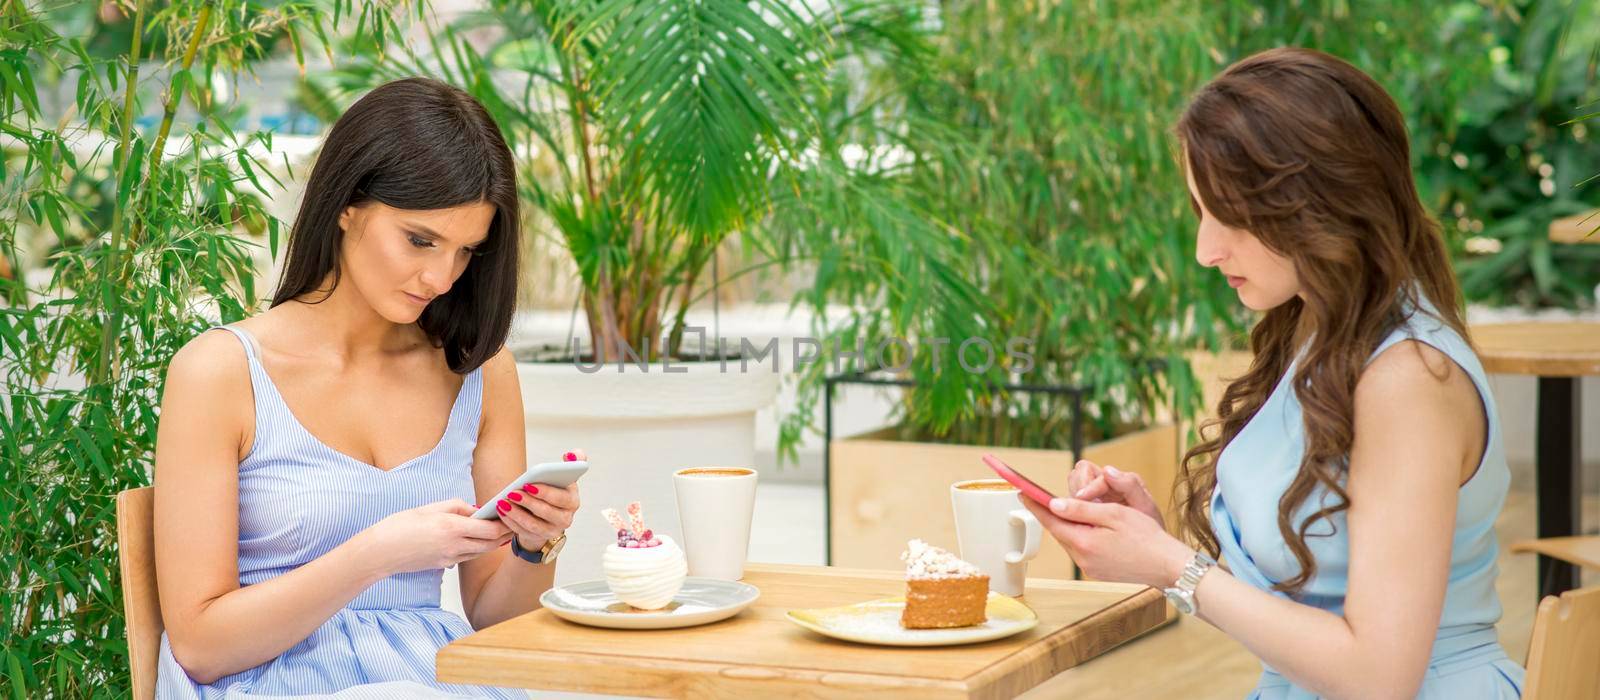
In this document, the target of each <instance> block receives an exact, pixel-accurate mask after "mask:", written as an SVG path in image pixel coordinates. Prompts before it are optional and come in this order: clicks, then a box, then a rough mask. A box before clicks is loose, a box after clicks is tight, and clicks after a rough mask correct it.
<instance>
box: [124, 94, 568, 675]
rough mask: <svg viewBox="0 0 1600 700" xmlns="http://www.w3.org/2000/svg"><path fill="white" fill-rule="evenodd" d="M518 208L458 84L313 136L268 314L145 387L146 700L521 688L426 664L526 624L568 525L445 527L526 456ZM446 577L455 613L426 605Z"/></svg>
mask: <svg viewBox="0 0 1600 700" xmlns="http://www.w3.org/2000/svg"><path fill="white" fill-rule="evenodd" d="M517 217H518V214H517V187H516V180H515V174H514V168H513V164H512V159H511V154H510V152H509V150H508V149H507V148H506V144H505V142H504V140H503V139H502V138H501V135H500V131H499V129H498V128H497V127H496V126H495V124H494V122H493V120H492V119H491V118H490V117H489V115H488V114H487V113H486V112H485V111H484V109H483V108H482V107H481V106H480V105H479V104H478V103H477V102H476V101H474V100H473V99H472V98H471V97H470V96H468V95H467V94H466V93H464V92H461V91H460V90H457V89H455V88H451V87H448V86H446V85H444V84H442V83H438V82H436V81H432V80H426V79H415V78H414V79H407V80H401V81H396V82H393V83H389V84H387V85H384V86H382V87H379V88H378V89H376V90H374V91H372V92H371V93H370V94H368V95H367V96H365V97H363V98H362V99H361V100H360V101H358V102H356V104H355V105H353V106H352V107H351V108H350V110H349V111H348V112H347V113H346V114H345V115H344V116H343V117H341V118H340V119H339V121H338V122H337V123H336V124H335V125H334V127H333V129H332V131H331V132H330V133H329V134H328V137H327V140H326V142H325V143H324V144H323V147H322V151H321V153H320V155H319V157H318V158H317V162H316V165H315V167H314V168H313V169H312V171H311V176H310V179H309V181H308V182H307V184H306V192H305V198H304V201H303V203H302V204H301V208H300V212H299V215H298V216H297V218H296V220H295V224H294V229H293V232H292V234H291V237H290V239H289V244H288V250H287V255H286V260H285V268H284V272H283V279H282V281H281V283H280V286H279V288H278V290H277V293H276V294H275V295H274V297H273V300H272V305H271V307H270V308H269V309H268V310H267V311H265V312H263V313H261V314H260V315H258V316H255V317H252V318H249V319H246V320H244V321H241V322H239V323H237V324H234V325H231V326H226V327H224V328H225V329H224V330H218V331H213V332H209V333H204V334H201V335H200V336H199V337H197V338H196V339H195V340H194V341H192V342H191V343H189V344H188V345H187V346H185V347H184V348H183V349H182V350H181V351H179V352H178V354H177V355H176V356H175V357H174V358H173V360H172V364H171V366H170V368H169V369H168V372H167V386H166V393H165V395H164V396H163V399H162V409H161V411H162V412H161V423H160V429H159V435H158V439H157V445H156V476H155V483H156V486H157V488H156V504H155V538H156V570H157V580H158V582H159V587H160V595H161V612H162V619H163V620H164V622H165V624H166V630H167V631H166V634H165V635H164V636H163V637H162V641H161V659H160V666H159V676H158V682H157V695H158V697H162V698H256V697H279V696H298V695H335V694H336V695H337V696H338V697H399V696H415V695H419V694H420V695H427V696H437V695H452V696H453V695H465V696H487V697H519V696H521V694H520V693H510V692H508V691H503V690H499V689H492V688H474V687H463V686H444V685H439V684H437V683H435V681H434V653H435V652H436V651H437V650H438V649H439V647H441V646H443V645H444V644H446V643H448V642H450V641H451V640H453V639H456V638H458V637H460V636H462V635H464V634H467V633H469V632H470V631H471V630H472V629H473V628H481V627H484V626H486V625H491V624H494V623H496V622H499V621H502V620H505V619H508V618H510V617H513V616H515V615H518V614H521V613H524V612H527V611H529V610H531V609H532V608H534V607H535V605H536V600H537V598H538V596H539V594H540V593H541V592H542V591H544V590H546V589H548V588H549V587H550V585H551V581H552V579H553V576H554V568H555V566H554V558H555V557H554V556H545V555H550V554H552V553H553V552H555V551H559V550H558V547H557V545H558V544H559V543H560V542H561V541H562V533H563V532H564V531H565V529H566V527H567V526H568V525H569V524H570V523H571V522H572V515H573V513H574V511H576V510H577V508H578V492H577V488H576V487H575V486H574V487H570V488H565V489H561V488H551V487H544V488H538V487H530V488H528V489H527V490H526V491H525V492H524V493H518V494H512V496H511V497H510V498H508V499H506V500H504V501H502V502H500V503H499V504H497V506H498V509H499V510H500V512H501V514H502V516H501V518H500V520H498V521H494V520H475V519H473V518H470V517H468V516H469V514H470V513H471V512H472V510H473V507H472V506H473V504H474V503H475V502H477V501H478V499H480V498H489V497H492V496H493V495H494V494H495V493H497V492H498V491H499V489H500V488H501V487H502V486H504V485H505V484H506V482H508V481H510V480H511V479H513V478H515V477H516V476H517V475H518V474H520V473H521V472H522V470H523V469H524V467H525V464H524V463H525V461H526V457H525V455H524V453H523V449H524V445H523V435H524V433H523V424H522V403H521V393H520V391H519V389H518V386H517V374H516V370H515V366H514V364H513V361H512V359H511V357H510V355H509V354H508V353H507V351H506V350H505V349H504V343H505V340H506V336H507V334H508V332H509V328H510V321H511V315H512V310H513V304H514V302H515V298H516V274H517V245H518V235H517V226H518V218H517ZM577 457H578V455H575V454H571V453H569V455H568V458H569V459H572V458H577ZM503 545H514V546H505V547H503ZM547 545H549V546H547ZM513 553H514V554H515V555H516V556H513ZM458 564H459V565H460V574H461V598H462V604H463V607H464V609H465V610H466V612H467V619H466V620H463V619H462V618H461V617H459V616H457V615H455V614H454V613H450V612H446V611H444V610H442V609H441V608H440V607H439V595H440V580H441V577H442V574H443V570H444V569H445V568H447V567H451V566H455V565H458ZM469 621H470V625H469Z"/></svg>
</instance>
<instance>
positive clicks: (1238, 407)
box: [1174, 48, 1467, 593]
mask: <svg viewBox="0 0 1600 700" xmlns="http://www.w3.org/2000/svg"><path fill="white" fill-rule="evenodd" d="M1176 131H1177V137H1178V141H1179V143H1180V145H1181V146H1182V148H1183V154H1184V155H1183V159H1184V166H1185V167H1186V168H1187V169H1188V170H1189V172H1190V173H1191V174H1192V175H1193V177H1194V183H1195V189H1196V191H1197V192H1198V193H1199V195H1200V199H1201V201H1202V202H1204V204H1205V208H1206V209H1207V210H1208V211H1209V212H1210V213H1211V215H1212V216H1214V217H1216V218H1217V220H1218V221H1220V222H1222V223H1224V224H1226V225H1228V226H1230V227H1233V228H1237V229H1242V230H1245V231H1249V232H1250V233H1251V234H1253V235H1255V236H1256V237H1257V238H1258V239H1260V240H1261V242H1262V243H1263V244H1264V245H1265V246H1266V247H1267V248H1268V249H1270V250H1272V251H1273V252H1275V253H1277V254H1278V255H1281V256H1283V257H1285V258H1287V259H1289V260H1290V261H1291V262H1292V263H1293V265H1294V269H1295V271H1296V273H1297V274H1298V275H1299V278H1300V285H1301V294H1300V295H1299V296H1298V297H1296V298H1294V299H1291V300H1290V301H1289V302H1287V303H1285V304H1282V305H1280V306H1278V307H1276V308H1273V309H1271V310H1270V311H1267V312H1266V313H1265V315H1264V316H1263V317H1262V318H1261V320H1260V321H1259V322H1258V323H1257V324H1256V326H1255V328H1254V330H1252V331H1251V333H1250V350H1251V351H1252V352H1253V353H1254V358H1253V359H1252V361H1251V364H1250V369H1249V371H1247V372H1245V374H1244V375H1243V376H1241V377H1239V378H1238V379H1235V380H1233V381H1232V382H1231V383H1229V384H1228V387H1227V390H1226V391H1225V392H1223V395H1222V400H1221V402H1220V403H1219V404H1218V406H1217V414H1216V418H1215V419H1213V420H1211V421H1207V422H1206V424H1205V425H1203V426H1202V427H1201V430H1200V436H1201V442H1200V443H1199V444H1197V445H1195V446H1194V447H1193V448H1191V449H1190V450H1189V451H1188V453H1187V454H1185V455H1184V457H1183V463H1182V466H1181V468H1180V471H1179V478H1178V481H1177V484H1176V489H1175V497H1174V503H1176V504H1177V508H1178V515H1179V517H1180V520H1181V521H1182V522H1183V526H1184V529H1185V531H1186V532H1187V533H1188V534H1189V536H1190V537H1191V538H1192V539H1194V540H1195V541H1196V542H1197V543H1198V544H1199V545H1200V546H1201V547H1203V548H1204V549H1205V550H1206V551H1208V552H1210V553H1211V554H1212V555H1213V556H1217V555H1218V553H1219V546H1218V543H1217V538H1216V536H1215V535H1214V534H1213V533H1212V531H1211V526H1210V518H1209V514H1208V512H1207V507H1208V505H1209V503H1210V499H1211V494H1212V491H1213V489H1215V488H1216V483H1217V476H1216V466H1217V457H1218V456H1219V455H1220V454H1221V453H1222V450H1223V449H1224V448H1226V447H1227V446H1228V443H1229V442H1230V441H1231V440H1233V438H1234V436H1236V435H1238V434H1239V431H1240V430H1242V429H1243V428H1244V426H1245V424H1246V423H1248V422H1249V421H1250V419H1251V417H1253V416H1254V415H1255V414H1256V411H1258V410H1259V409H1260V408H1261V405H1262V404H1263V403H1264V402H1265V401H1266V400H1267V396H1268V395H1269V394H1271V393H1272V390H1273V387H1274V386H1275V385H1276V384H1277V383H1278V380H1279V379H1280V378H1281V377H1282V376H1283V374H1284V372H1285V371H1287V369H1288V367H1289V365H1290V363H1291V361H1292V360H1293V359H1294V357H1295V354H1296V353H1297V352H1299V351H1301V350H1302V349H1303V351H1304V355H1303V357H1302V358H1301V360H1300V363H1299V365H1298V366H1297V367H1296V369H1295V372H1294V376H1293V377H1292V378H1291V382H1292V387H1293V389H1294V392H1295V396H1296V397H1297V398H1299V400H1300V404H1301V406H1302V408H1303V413H1304V416H1305V426H1304V428H1305V456H1304V461H1302V462H1301V464H1300V472H1299V474H1297V475H1296V476H1295V478H1294V481H1293V482H1292V483H1291V484H1290V485H1289V488H1288V490H1286V491H1285V492H1284V494H1283V497H1282V499H1281V500H1280V501H1279V503H1278V530H1279V532H1280V533H1281V534H1282V535H1283V539H1284V541H1285V542H1287V543H1288V545H1289V549H1290V551H1291V552H1293V553H1294V557H1295V560H1296V561H1297V562H1298V563H1299V566H1300V572H1299V573H1298V574H1297V575H1296V576H1294V577H1293V578H1290V579H1288V580H1286V581H1282V582H1280V583H1278V584H1277V585H1276V586H1274V588H1275V589H1277V590H1280V591H1287V592H1291V593H1294V592H1298V591H1299V590H1300V589H1301V588H1302V587H1304V586H1305V584H1306V582H1307V581H1309V580H1310V579H1311V578H1312V576H1314V575H1315V574H1316V571H1317V563H1316V561H1315V560H1314V559H1313V558H1312V555H1311V550H1310V548H1309V547H1308V546H1307V545H1306V537H1307V534H1306V533H1307V531H1308V529H1309V528H1310V527H1311V526H1312V524H1313V523H1315V522H1317V521H1318V520H1330V523H1329V524H1330V525H1333V523H1332V522H1331V518H1332V517H1333V516H1334V515H1335V514H1337V513H1339V512H1341V511H1344V510H1347V509H1349V507H1350V497H1349V494H1348V493H1346V491H1345V489H1344V487H1343V486H1342V485H1341V484H1340V479H1341V476H1342V475H1343V473H1344V472H1345V470H1346V469H1347V468H1348V458H1349V454H1350V445H1351V443H1352V441H1353V439H1354V414H1355V389H1356V381H1357V379H1358V378H1359V377H1360V376H1361V372H1362V370H1363V368H1365V366H1366V364H1367V360H1368V359H1369V357H1370V355H1371V354H1372V352H1373V350H1375V349H1376V348H1377V346H1378V343H1379V342H1381V341H1382V340H1383V339H1384V337H1385V336H1387V335H1388V334H1389V333H1390V332H1392V331H1393V330H1394V329H1395V328H1396V326H1397V325H1398V324H1399V323H1401V322H1402V321H1403V320H1404V314H1405V313H1406V309H1407V308H1418V307H1420V306H1421V305H1422V303H1423V302H1424V301H1426V302H1427V303H1430V304H1431V305H1432V306H1433V307H1434V309H1436V310H1437V315H1438V316H1439V318H1440V320H1442V321H1443V322H1444V323H1445V324H1447V325H1448V326H1449V327H1451V328H1453V329H1455V330H1456V331H1457V332H1458V333H1460V334H1461V336H1462V337H1463V338H1466V337H1467V332H1466V329H1465V327H1464V326H1463V324H1462V321H1461V311H1460V304H1461V301H1460V291H1459V289H1458V287H1457V284H1456V280H1455V276H1454V273H1453V272H1452V271H1451V269H1450V264H1449V261H1448V258H1447V257H1446V254H1445V247H1444V241H1443V239H1442V237H1441V234H1440V230H1439V226H1438V224H1437V223H1436V222H1434V221H1433V220H1432V219H1431V218H1430V217H1429V216H1428V214H1427V212H1426V211H1425V210H1424V209H1423V206H1422V203H1421V202H1420V201H1419V199H1418V196H1417V189H1416V184H1415V182H1414V181H1413V179H1412V174H1411V149H1410V145H1409V143H1408V141H1407V138H1406V130H1405V120H1404V119H1403V118H1402V117H1401V115H1400V110H1399V109H1398V108H1397V107H1396V106H1395V103H1394V100H1393V99H1391V98H1390V97H1389V95H1388V94H1387V93H1385V92H1384V90H1383V88H1382V87H1381V86H1379V85H1378V83H1377V82H1376V81H1374V80H1373V79H1372V78H1370V77H1368V76H1367V75H1366V74H1364V73H1362V72H1361V71H1360V70H1358V69H1357V68H1355V67H1354V66H1352V65H1350V64H1349V63H1346V62H1345V61H1343V60H1340V59H1339V58H1336V57H1334V56H1331V55H1328V54H1326V53H1322V52H1319V51H1312V50H1307V49H1295V48H1284V49H1272V50H1270V51H1264V52H1262V53H1258V54H1255V55H1253V56H1250V57H1249V58H1246V59H1244V60H1242V61H1239V62H1238V63H1235V64H1233V65H1232V66H1229V67H1228V68H1227V70H1224V71H1223V72H1222V74H1221V75H1219V76H1217V77H1216V78H1215V79H1213V80H1212V81H1211V82H1210V83H1209V84H1207V85H1206V86H1205V87H1203V88H1201V89H1200V91H1199V92H1198V93H1197V94H1196V95H1195V96H1194V99H1193V101H1192V102H1191V103H1190V104H1189V106H1188V108H1187V109H1186V110H1185V111H1184V113H1183V116H1182V118H1181V119H1179V120H1178V124H1177V127H1176ZM1190 203H1191V204H1192V205H1194V206H1195V211H1196V215H1198V214H1199V206H1198V204H1196V203H1195V202H1194V201H1193V200H1192V198H1191V202H1190ZM1419 295H1420V296H1422V297H1426V299H1425V300H1424V299H1420V298H1418V297H1419ZM1319 487H1320V488H1323V489H1326V490H1327V491H1328V492H1329V493H1331V494H1332V496H1333V498H1331V499H1328V500H1326V501H1322V502H1321V505H1322V507H1321V508H1319V509H1318V510H1316V511H1314V512H1313V513H1311V514H1310V515H1309V516H1308V517H1306V518H1305V519H1304V520H1302V521H1301V522H1294V521H1293V520H1294V514H1295V512H1296V510H1297V509H1298V508H1299V507H1300V506H1301V504H1303V503H1304V502H1305V501H1306V499H1307V498H1308V497H1309V496H1311V495H1312V493H1314V492H1315V491H1316V490H1317V489H1318V488H1319ZM1321 534H1322V533H1320V532H1319V533H1318V536H1321Z"/></svg>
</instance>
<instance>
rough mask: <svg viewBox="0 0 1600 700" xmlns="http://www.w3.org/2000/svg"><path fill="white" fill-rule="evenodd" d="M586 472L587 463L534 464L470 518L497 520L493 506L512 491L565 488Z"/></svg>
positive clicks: (498, 515)
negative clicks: (537, 486)
mask: <svg viewBox="0 0 1600 700" xmlns="http://www.w3.org/2000/svg"><path fill="white" fill-rule="evenodd" d="M587 471H589V463H588V462H545V463H543V464H535V465H533V466H531V467H528V471H525V472H523V473H522V476H519V477H517V478H515V479H512V480H511V483H509V484H506V487H505V488H503V489H500V493H497V494H495V495H494V498H491V499H489V500H487V501H484V502H483V505H482V506H480V507H479V508H478V511H477V512H476V513H473V514H472V517H474V518H477V519H479V520H499V519H500V511H498V510H495V504H496V503H499V502H500V501H501V499H504V498H505V497H506V496H509V495H511V492H512V491H520V490H522V487H523V486H525V485H527V484H549V485H551V486H559V487H561V488H566V487H568V486H571V485H572V484H573V483H574V482H576V481H577V480H578V477H580V476H583V474H584V472H587Z"/></svg>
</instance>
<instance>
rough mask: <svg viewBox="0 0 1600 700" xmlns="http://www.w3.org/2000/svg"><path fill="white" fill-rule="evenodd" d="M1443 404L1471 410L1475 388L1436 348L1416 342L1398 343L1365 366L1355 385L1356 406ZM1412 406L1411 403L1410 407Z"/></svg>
mask: <svg viewBox="0 0 1600 700" xmlns="http://www.w3.org/2000/svg"><path fill="white" fill-rule="evenodd" d="M1408 398H1409V399H1416V400H1418V401H1421V402H1423V403H1435V402H1443V403H1447V404H1455V405H1459V404H1465V405H1467V406H1468V407H1475V406H1476V405H1477V404H1478V403H1479V400H1478V389H1477V387H1476V386H1474V385H1473V383H1472V378H1471V377H1469V376H1467V373H1466V371H1465V370H1463V369H1462V368H1461V366H1460V365H1458V364H1456V362H1455V360H1452V359H1450V356H1449V355H1446V354H1445V353H1444V352H1442V351H1440V350H1439V349H1438V348H1436V347H1434V346H1432V345H1429V344H1427V343H1424V342H1422V341H1419V340H1402V341H1400V342H1398V343H1395V344H1394V345H1393V346H1391V347H1389V348H1387V349H1385V350H1384V351H1383V352H1382V353H1379V354H1378V356H1377V357H1375V358H1373V360H1372V362H1370V363H1368V364H1367V368H1366V370H1365V371H1363V372H1362V373H1361V379H1360V380H1359V381H1358V382H1357V384H1356V405H1357V406H1358V407H1360V406H1361V405H1362V404H1364V403H1368V404H1371V403H1380V402H1382V403H1393V404H1408V403H1411V401H1408V400H1407V399H1408ZM1412 405H1413V406H1415V404H1412Z"/></svg>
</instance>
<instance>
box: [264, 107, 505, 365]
mask: <svg viewBox="0 0 1600 700" xmlns="http://www.w3.org/2000/svg"><path fill="white" fill-rule="evenodd" d="M366 202H382V203H383V204H386V205H388V206H391V207H394V208H396V209H412V210H418V209H445V208H448V207H454V206H459V205H462V204H470V203H473V202H487V203H489V204H492V205H494V208H495V213H494V219H493V220H492V221H491V222H490V223H489V237H488V238H487V239H486V240H485V241H484V242H483V244H482V245H480V246H478V251H479V254H478V255H475V256H474V257H473V259H472V261H471V262H470V263H468V264H467V269H466V271H464V272H462V273H461V278H460V279H458V280H456V282H455V284H453V285H451V287H450V291H449V292H448V293H446V294H444V295H443V296H441V297H439V298H437V299H434V300H433V302H432V303H430V304H428V307H427V308H426V309H425V310H423V312H422V317H421V318H419V319H417V326H418V327H419V328H421V329H422V331H423V332H424V333H426V334H427V336H428V338H429V340H431V341H432V342H433V344H434V346H435V347H439V348H443V349H444V354H445V360H446V362H447V363H448V364H449V366H450V369H451V370H452V371H455V372H458V373H461V374H466V373H467V372H470V371H472V370H474V369H477V368H478V367H479V366H480V365H482V364H483V363H484V362H487V361H488V360H489V358H490V357H493V356H494V354H495V353H496V352H498V351H499V350H500V347H501V346H503V345H505V342H506V337H507V336H508V335H510V333H511V317H512V314H513V313H514V312H515V311H516V308H515V307H516V297H517V249H518V240H517V239H518V233H517V232H518V230H519V221H518V206H517V204H518V199H517V174H516V164H515V162H514V161H513V160H512V157H511V150H510V149H509V148H507V147H506V142H505V138H504V137H503V136H502V135H501V133H500V128H499V126H498V125H496V124H495V121H494V118H493V117H491V116H489V113H488V111H486V110H485V109H484V108H483V105H481V104H479V103H478V101H477V100H476V99H473V97H472V96H471V95H469V94H467V93H466V92H463V91H462V90H460V89H458V88H455V87H451V86H449V85H446V84H444V83H441V82H439V81H437V80H432V79H429V78H404V79H401V80H396V81H394V82H390V83H385V84H383V85H381V86H379V87H377V88H376V89H374V90H373V91H372V92H369V93H367V94H366V95H365V96H364V97H362V98H361V99H359V100H357V101H356V103H355V104H353V105H351V106H350V109H348V110H346V111H345V113H344V115H343V116H340V117H339V120H338V121H337V122H334V125H333V129H332V130H330V131H329V132H328V138H327V140H326V141H324V142H323V144H322V152H321V153H320V154H318V156H317V162H316V165H314V166H312V168H311V177H310V179H309V180H307V181H306V194H305V199H304V200H302V201H301V204H300V213H299V214H298V215H297V216H296V217H295V220H294V229H293V230H292V232H291V233H290V234H289V247H288V252H287V254H286V256H285V257H286V260H285V263H284V268H283V279H282V281H281V282H280V283H279V284H278V290H277V293H275V294H274V295H273V297H272V305H273V306H277V305H279V304H283V303H285V302H288V301H290V300H293V299H298V298H300V297H301V296H303V295H308V294H311V293H313V292H319V291H331V289H330V290H321V289H319V287H321V285H322V284H323V281H324V280H325V279H327V278H328V275H329V274H330V273H331V274H332V275H333V285H334V286H335V287H337V286H338V284H339V243H340V241H341V239H342V238H343V237H344V234H343V231H342V230H341V229H340V228H339V215H340V214H341V213H343V212H344V210H345V208H346V207H350V206H357V205H360V204H363V203H366ZM326 298H327V297H326V296H323V297H321V299H326ZM319 300H320V299H319Z"/></svg>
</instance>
